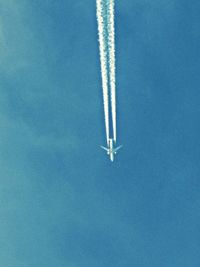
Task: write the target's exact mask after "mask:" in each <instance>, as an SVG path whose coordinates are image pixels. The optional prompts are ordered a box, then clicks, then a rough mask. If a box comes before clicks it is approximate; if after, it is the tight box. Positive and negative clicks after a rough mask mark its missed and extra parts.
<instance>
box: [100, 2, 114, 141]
mask: <svg viewBox="0 0 200 267" xmlns="http://www.w3.org/2000/svg"><path fill="white" fill-rule="evenodd" d="M96 4H97V22H98V35H99V50H100V61H101V76H102V87H103V99H104V114H105V127H106V139H107V143H109V138H113V140H114V141H115V142H116V139H117V133H116V85H115V83H116V82H115V80H116V79H115V27H114V0H96ZM109 105H111V107H110V108H109ZM110 112H111V114H110ZM110 118H112V133H113V137H111V136H110V132H109V130H110V129H109V127H110V122H111V120H109V119H110Z"/></svg>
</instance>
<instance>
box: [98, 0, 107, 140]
mask: <svg viewBox="0 0 200 267" xmlns="http://www.w3.org/2000/svg"><path fill="white" fill-rule="evenodd" d="M103 1H104V0H97V1H96V4H97V22H98V34H99V51H100V61H101V77H102V87H103V99H104V115H105V127H106V140H107V144H109V100H108V69H107V49H106V43H105V36H106V33H105V23H104V14H103V12H104V9H103Z"/></svg>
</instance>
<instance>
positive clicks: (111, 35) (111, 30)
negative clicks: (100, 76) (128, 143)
mask: <svg viewBox="0 0 200 267" xmlns="http://www.w3.org/2000/svg"><path fill="white" fill-rule="evenodd" d="M107 17H108V21H107V24H108V49H109V78H110V90H111V112H112V125H113V139H114V141H115V142H116V141H117V131H116V85H115V83H116V82H115V81H116V79H115V25H114V0H109V3H108V15H107Z"/></svg>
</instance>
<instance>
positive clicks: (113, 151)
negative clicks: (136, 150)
mask: <svg viewBox="0 0 200 267" xmlns="http://www.w3.org/2000/svg"><path fill="white" fill-rule="evenodd" d="M121 147H122V145H121V146H118V147H116V148H114V146H113V139H109V144H108V148H107V147H104V146H101V148H103V149H104V150H106V151H107V155H109V156H110V160H111V161H112V162H113V161H114V155H115V154H117V151H118V150H119V149H120V148H121Z"/></svg>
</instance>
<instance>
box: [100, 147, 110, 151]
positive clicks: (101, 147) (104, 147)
mask: <svg viewBox="0 0 200 267" xmlns="http://www.w3.org/2000/svg"><path fill="white" fill-rule="evenodd" d="M101 148H103V149H104V150H106V151H107V152H108V151H109V149H108V148H106V147H104V146H101Z"/></svg>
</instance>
